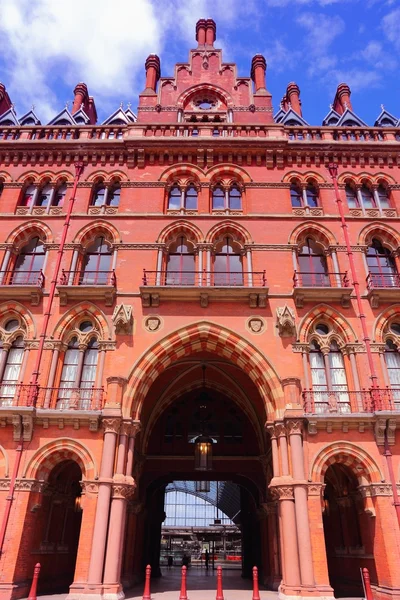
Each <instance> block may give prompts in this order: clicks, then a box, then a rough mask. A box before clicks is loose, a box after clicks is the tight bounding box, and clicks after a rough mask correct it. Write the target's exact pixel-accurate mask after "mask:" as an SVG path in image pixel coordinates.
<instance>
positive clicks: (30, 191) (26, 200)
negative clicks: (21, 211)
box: [21, 185, 36, 207]
mask: <svg viewBox="0 0 400 600" xmlns="http://www.w3.org/2000/svg"><path fill="white" fill-rule="evenodd" d="M35 191H36V186H34V185H28V187H27V188H26V189H25V192H24V194H23V196H22V200H21V206H28V207H31V206H32V202H33V198H34V195H35Z"/></svg>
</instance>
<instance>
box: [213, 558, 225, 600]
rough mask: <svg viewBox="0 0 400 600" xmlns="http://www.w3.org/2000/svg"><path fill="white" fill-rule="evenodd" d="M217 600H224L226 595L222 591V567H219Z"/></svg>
mask: <svg viewBox="0 0 400 600" xmlns="http://www.w3.org/2000/svg"><path fill="white" fill-rule="evenodd" d="M215 600H224V593H223V591H222V567H221V566H219V567H217V595H216V597H215Z"/></svg>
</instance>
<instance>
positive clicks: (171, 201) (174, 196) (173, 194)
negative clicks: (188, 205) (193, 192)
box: [168, 185, 182, 210]
mask: <svg viewBox="0 0 400 600" xmlns="http://www.w3.org/2000/svg"><path fill="white" fill-rule="evenodd" d="M181 198H182V192H181V190H180V189H179V187H178V186H177V185H173V186H172V188H171V189H170V191H169V195H168V208H169V210H179V209H180V207H181Z"/></svg>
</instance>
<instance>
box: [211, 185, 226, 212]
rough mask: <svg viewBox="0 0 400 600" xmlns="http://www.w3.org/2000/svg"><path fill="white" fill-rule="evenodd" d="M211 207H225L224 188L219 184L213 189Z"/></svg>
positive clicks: (216, 208) (214, 208) (218, 208)
mask: <svg viewBox="0 0 400 600" xmlns="http://www.w3.org/2000/svg"><path fill="white" fill-rule="evenodd" d="M212 208H213V210H220V209H223V208H225V190H224V189H223V188H222V186H220V185H217V186H216V187H215V188H214V189H213V192H212Z"/></svg>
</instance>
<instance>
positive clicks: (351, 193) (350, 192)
mask: <svg viewBox="0 0 400 600" xmlns="http://www.w3.org/2000/svg"><path fill="white" fill-rule="evenodd" d="M346 200H347V206H348V207H349V208H359V206H360V205H359V202H358V196H357V190H356V189H355V188H354V187H353V186H351V185H350V184H348V183H347V184H346Z"/></svg>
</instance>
